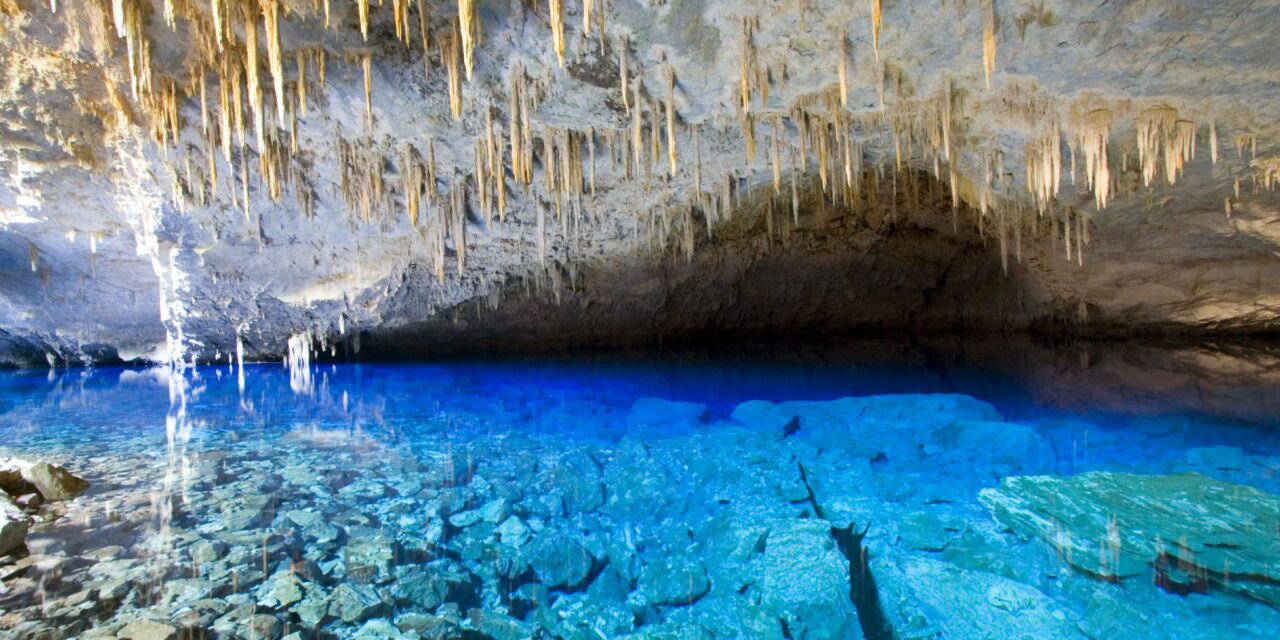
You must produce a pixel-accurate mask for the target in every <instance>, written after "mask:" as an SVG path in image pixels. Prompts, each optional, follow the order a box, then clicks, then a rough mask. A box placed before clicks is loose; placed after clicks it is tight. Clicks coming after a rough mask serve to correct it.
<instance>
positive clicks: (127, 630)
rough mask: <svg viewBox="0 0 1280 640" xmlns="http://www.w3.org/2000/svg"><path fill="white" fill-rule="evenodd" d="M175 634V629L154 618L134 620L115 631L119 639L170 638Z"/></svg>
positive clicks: (158, 639)
mask: <svg viewBox="0 0 1280 640" xmlns="http://www.w3.org/2000/svg"><path fill="white" fill-rule="evenodd" d="M177 636H178V630H177V629H175V628H173V627H171V626H169V625H167V624H164V623H162V622H156V621H154V620H134V621H133V622H130V623H129V624H127V625H125V626H124V628H123V629H121V630H120V631H119V632H118V633H116V637H117V638H120V639H121V640H125V639H128V640H170V638H176V637H177Z"/></svg>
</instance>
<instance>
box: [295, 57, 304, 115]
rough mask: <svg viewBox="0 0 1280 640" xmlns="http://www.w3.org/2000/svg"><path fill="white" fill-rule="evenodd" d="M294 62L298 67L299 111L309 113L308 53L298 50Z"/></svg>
mask: <svg viewBox="0 0 1280 640" xmlns="http://www.w3.org/2000/svg"><path fill="white" fill-rule="evenodd" d="M294 64H296V65H297V67H298V113H300V114H301V115H302V116H303V117H306V115H307V53H306V52H305V51H302V50H298V51H296V52H295V53H294Z"/></svg>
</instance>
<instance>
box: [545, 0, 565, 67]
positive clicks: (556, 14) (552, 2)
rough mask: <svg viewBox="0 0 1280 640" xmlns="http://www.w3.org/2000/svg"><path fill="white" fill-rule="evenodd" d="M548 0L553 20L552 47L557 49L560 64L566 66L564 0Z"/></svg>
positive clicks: (550, 17) (550, 16) (557, 58)
mask: <svg viewBox="0 0 1280 640" xmlns="http://www.w3.org/2000/svg"><path fill="white" fill-rule="evenodd" d="M547 1H548V7H547V10H548V13H549V19H550V20H551V48H552V50H554V51H555V53H556V60H558V61H559V62H560V66H561V67H564V0H547Z"/></svg>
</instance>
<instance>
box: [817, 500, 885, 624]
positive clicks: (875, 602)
mask: <svg viewBox="0 0 1280 640" xmlns="http://www.w3.org/2000/svg"><path fill="white" fill-rule="evenodd" d="M866 535H867V529H863V530H862V532H861V533H859V532H855V531H854V530H853V525H852V524H850V525H849V526H847V527H843V528H842V527H832V528H831V537H832V538H835V540H836V545H837V546H838V547H840V552H841V553H843V554H844V557H846V558H848V559H849V600H851V601H852V602H853V606H854V608H856V609H857V610H858V623H859V624H861V625H862V635H863V636H864V637H865V638H867V640H893V628H892V627H891V626H890V625H889V620H888V619H887V618H886V617H885V615H884V610H883V609H881V608H880V593H879V591H878V590H877V589H876V578H875V576H873V575H871V567H870V566H868V564H867V552H866V549H865V548H864V547H863V546H862V539H863V537H865V536H866Z"/></svg>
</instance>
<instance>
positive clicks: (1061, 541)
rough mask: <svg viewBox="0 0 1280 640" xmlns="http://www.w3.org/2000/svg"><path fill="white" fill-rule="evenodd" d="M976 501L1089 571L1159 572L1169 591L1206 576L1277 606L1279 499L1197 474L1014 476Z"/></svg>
mask: <svg viewBox="0 0 1280 640" xmlns="http://www.w3.org/2000/svg"><path fill="white" fill-rule="evenodd" d="M978 499H979V501H980V502H982V504H983V505H985V506H986V507H987V508H988V509H990V510H991V512H992V514H993V515H994V516H995V518H996V520H998V521H999V522H1000V523H1002V524H1003V525H1005V526H1007V527H1009V528H1010V529H1012V530H1014V531H1016V532H1018V533H1020V534H1022V535H1024V536H1028V537H1032V536H1034V537H1038V538H1040V539H1041V540H1044V541H1045V542H1048V543H1049V544H1051V545H1053V546H1054V547H1055V548H1057V549H1058V551H1059V553H1060V554H1061V556H1062V557H1063V558H1064V559H1065V560H1066V562H1068V563H1069V564H1071V565H1072V566H1074V567H1076V568H1079V569H1081V570H1083V571H1085V572H1087V573H1089V574H1091V575H1097V576H1103V577H1111V578H1128V577H1133V576H1137V575H1142V574H1148V573H1152V572H1154V574H1155V580H1156V582H1157V584H1161V585H1164V586H1166V587H1168V588H1170V589H1182V588H1186V589H1198V590H1203V589H1204V588H1205V584H1204V583H1205V582H1206V581H1207V582H1210V583H1213V584H1214V585H1217V586H1218V587H1220V588H1225V589H1230V590H1237V591H1241V592H1244V593H1247V594H1249V595H1251V596H1252V597H1255V598H1258V599H1260V600H1263V601H1265V602H1269V603H1271V604H1272V605H1276V606H1280V569H1278V568H1277V566H1276V563H1275V559H1276V557H1278V556H1280V541H1278V540H1277V539H1276V535H1275V532H1276V531H1278V530H1280V498H1278V497H1277V496H1275V495H1272V494H1269V493H1266V492H1263V491H1259V490H1258V489H1255V488H1253V487H1248V486H1242V485H1238V484H1233V483H1229V482H1222V481H1219V480H1214V479H1212V478H1208V477H1205V476H1202V475H1199V474H1182V475H1169V476H1142V475H1134V474H1126V473H1108V472H1090V473H1084V474H1080V475H1077V476H1069V477H1053V476H1015V477H1010V478H1005V479H1004V480H1003V481H1001V483H1000V486H999V487H998V488H992V489H984V490H982V492H981V493H980V494H979V498H978Z"/></svg>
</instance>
